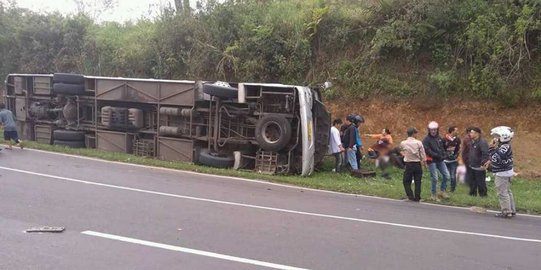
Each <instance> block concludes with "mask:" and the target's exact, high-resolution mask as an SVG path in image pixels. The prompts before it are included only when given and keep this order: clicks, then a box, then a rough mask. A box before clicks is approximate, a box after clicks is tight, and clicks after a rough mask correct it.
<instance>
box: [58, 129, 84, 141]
mask: <svg viewBox="0 0 541 270" xmlns="http://www.w3.org/2000/svg"><path fill="white" fill-rule="evenodd" d="M53 138H54V139H55V140H59V141H84V140H85V133H84V132H83V131H75V130H65V129H57V130H55V131H53Z"/></svg>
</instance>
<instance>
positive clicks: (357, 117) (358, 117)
mask: <svg viewBox="0 0 541 270" xmlns="http://www.w3.org/2000/svg"><path fill="white" fill-rule="evenodd" d="M353 122H354V123H355V124H359V123H361V124H362V123H364V117H363V116H362V115H355V117H354V118H353Z"/></svg>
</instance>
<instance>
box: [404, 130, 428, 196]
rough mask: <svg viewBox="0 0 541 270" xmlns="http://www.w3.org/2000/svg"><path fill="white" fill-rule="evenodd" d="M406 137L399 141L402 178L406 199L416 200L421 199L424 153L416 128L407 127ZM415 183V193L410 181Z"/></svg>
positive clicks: (424, 164)
mask: <svg viewBox="0 0 541 270" xmlns="http://www.w3.org/2000/svg"><path fill="white" fill-rule="evenodd" d="M407 133H408V138H407V139H406V140H404V141H402V142H401V143H400V149H401V150H402V155H403V156H404V163H405V166H406V168H405V170H404V175H403V178H402V183H403V184H404V190H405V191H406V195H407V196H408V200H410V201H414V202H418V201H420V200H421V179H422V177H423V168H422V167H423V166H424V167H426V155H425V149H424V147H423V143H422V142H421V141H419V140H417V133H418V131H417V129H415V128H408V131H407ZM412 180H413V182H414V183H415V194H414V193H413V192H412V191H411V182H412Z"/></svg>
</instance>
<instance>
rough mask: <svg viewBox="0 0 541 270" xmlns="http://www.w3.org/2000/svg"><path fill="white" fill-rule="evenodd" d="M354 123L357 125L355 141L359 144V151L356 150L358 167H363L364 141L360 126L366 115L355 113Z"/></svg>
mask: <svg viewBox="0 0 541 270" xmlns="http://www.w3.org/2000/svg"><path fill="white" fill-rule="evenodd" d="M353 124H354V125H355V141H356V145H357V152H355V158H356V159H357V168H358V169H359V170H360V169H361V159H362V158H363V153H362V152H361V151H362V150H363V142H362V140H361V134H360V128H361V125H362V124H364V117H362V116H361V115H358V114H357V115H355V117H354V118H353Z"/></svg>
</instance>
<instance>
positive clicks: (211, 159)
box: [198, 148, 235, 168]
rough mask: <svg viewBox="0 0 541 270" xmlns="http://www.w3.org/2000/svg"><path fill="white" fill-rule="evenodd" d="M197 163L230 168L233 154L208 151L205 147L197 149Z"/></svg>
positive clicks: (233, 161)
mask: <svg viewBox="0 0 541 270" xmlns="http://www.w3.org/2000/svg"><path fill="white" fill-rule="evenodd" d="M198 159H199V160H198V163H199V164H202V165H206V166H210V167H215V168H231V167H233V164H234V163H235V158H234V157H233V156H226V155H221V154H217V153H213V152H210V151H209V150H208V149H206V148H202V149H200V150H199V155H198Z"/></svg>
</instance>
